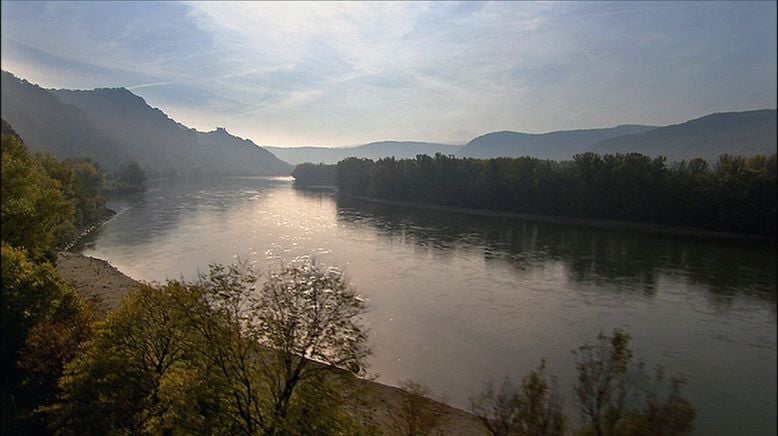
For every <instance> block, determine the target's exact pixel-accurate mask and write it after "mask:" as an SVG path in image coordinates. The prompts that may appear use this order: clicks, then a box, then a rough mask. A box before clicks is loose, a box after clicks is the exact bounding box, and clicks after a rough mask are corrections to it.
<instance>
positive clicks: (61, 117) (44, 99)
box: [0, 71, 129, 171]
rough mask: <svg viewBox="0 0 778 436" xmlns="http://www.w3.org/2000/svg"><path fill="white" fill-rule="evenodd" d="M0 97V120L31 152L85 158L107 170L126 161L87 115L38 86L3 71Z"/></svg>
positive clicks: (61, 157) (118, 149) (118, 147)
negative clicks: (0, 111)
mask: <svg viewBox="0 0 778 436" xmlns="http://www.w3.org/2000/svg"><path fill="white" fill-rule="evenodd" d="M0 95H1V96H2V114H3V119H4V120H5V121H6V122H8V123H9V124H10V125H11V126H13V129H14V130H15V131H16V133H18V134H19V136H21V137H22V138H24V142H25V144H27V146H28V147H29V148H30V150H32V151H47V152H50V153H51V154H53V155H54V156H56V157H57V158H58V159H66V158H70V157H89V158H91V159H93V160H95V161H96V162H98V163H99V164H100V165H101V166H102V167H103V168H106V169H107V170H109V171H113V170H116V169H117V168H118V167H119V165H120V164H121V163H122V162H124V161H126V160H128V159H129V156H128V155H127V153H126V152H125V151H124V149H123V148H122V147H121V146H120V145H119V144H117V143H116V142H115V141H114V140H113V139H112V138H110V137H109V136H108V135H107V134H106V133H105V132H103V130H101V129H100V128H99V127H98V126H97V124H95V123H94V122H93V121H92V120H91V119H90V118H89V116H87V114H85V113H84V112H83V111H82V110H80V109H79V108H77V107H75V106H73V105H70V104H66V103H64V102H63V101H61V100H60V99H59V98H57V96H56V95H54V94H52V93H51V92H49V91H47V90H46V89H43V88H41V87H40V86H37V85H34V84H32V83H30V82H28V81H26V80H23V79H20V78H18V77H16V76H14V75H13V74H11V73H8V72H6V71H3V72H2V93H1V94H0Z"/></svg>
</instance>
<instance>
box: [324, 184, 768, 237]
mask: <svg viewBox="0 0 778 436" xmlns="http://www.w3.org/2000/svg"><path fill="white" fill-rule="evenodd" d="M335 195H337V196H341V197H345V198H351V199H355V200H361V201H368V202H371V203H376V204H385V205H389V206H400V207H408V208H413V209H423V210H434V211H438V212H446V213H458V214H465V215H475V216H485V217H492V218H506V219H516V220H522V221H529V222H537V223H548V224H564V225H580V226H587V227H595V228H600V229H607V230H626V231H630V232H637V233H649V234H658V235H666V236H682V237H689V238H702V239H711V238H715V239H729V240H736V241H758V242H764V243H770V244H775V241H774V240H771V239H770V238H769V237H767V236H763V235H748V234H742V233H731V232H718V231H713V230H704V229H698V228H694V227H678V226H668V225H662V224H650V223H636V222H631V221H616V220H603V219H590V218H577V217H568V216H555V215H535V214H529V213H518V212H505V211H499V210H490V209H470V208H465V207H456V206H442V205H437V204H429V203H417V202H410V201H394V200H384V199H380V198H372V197H365V196H361V195H351V194H344V193H341V192H335Z"/></svg>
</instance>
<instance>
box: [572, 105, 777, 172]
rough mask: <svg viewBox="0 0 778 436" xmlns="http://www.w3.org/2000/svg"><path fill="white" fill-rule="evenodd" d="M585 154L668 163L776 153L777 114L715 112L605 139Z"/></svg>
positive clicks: (772, 112)
mask: <svg viewBox="0 0 778 436" xmlns="http://www.w3.org/2000/svg"><path fill="white" fill-rule="evenodd" d="M586 151H591V152H594V153H599V154H604V153H628V152H637V153H642V154H646V155H649V156H652V157H653V156H660V155H661V156H666V157H667V160H668V161H670V162H672V161H678V160H682V159H691V158H695V157H701V158H703V159H706V160H709V161H717V160H718V156H719V155H720V154H724V153H729V154H736V155H744V156H751V155H755V154H771V153H775V152H776V111H775V110H774V109H772V110H770V109H764V110H754V111H745V112H723V113H714V114H710V115H706V116H704V117H701V118H697V119H694V120H690V121H687V122H684V123H680V124H674V125H671V126H666V127H660V128H657V129H654V130H651V131H648V132H645V133H643V134H637V135H626V136H620V137H616V138H611V139H606V140H604V141H601V142H598V143H597V144H594V145H592V146H591V147H589V148H588V149H587V150H586Z"/></svg>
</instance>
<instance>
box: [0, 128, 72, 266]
mask: <svg viewBox="0 0 778 436" xmlns="http://www.w3.org/2000/svg"><path fill="white" fill-rule="evenodd" d="M2 174H3V177H2V181H1V182H0V186H2V193H1V195H0V201H1V202H2V205H0V221H1V222H0V227H1V228H2V230H0V231H1V232H2V241H3V242H6V243H8V244H9V245H11V246H13V247H18V248H23V249H24V250H26V252H27V253H28V254H29V255H30V256H31V258H33V259H37V258H40V257H41V256H43V257H46V258H48V259H53V258H54V246H55V245H56V244H57V243H58V242H64V239H65V235H67V234H68V233H71V230H70V227H72V222H73V213H74V207H73V203H72V201H69V200H68V198H67V197H66V195H65V193H64V192H63V189H62V184H61V182H60V181H58V180H55V179H52V178H51V177H50V176H49V175H48V174H47V173H46V170H45V168H44V167H43V166H42V165H41V164H40V163H39V162H38V161H36V160H35V159H33V158H32V157H31V156H30V155H29V153H28V152H27V147H25V145H24V144H23V143H22V142H21V141H20V140H19V139H17V138H15V137H13V136H11V135H3V137H2Z"/></svg>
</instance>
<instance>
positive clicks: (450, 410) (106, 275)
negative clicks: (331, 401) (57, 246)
mask: <svg viewBox="0 0 778 436" xmlns="http://www.w3.org/2000/svg"><path fill="white" fill-rule="evenodd" d="M56 268H57V271H58V272H59V273H60V275H61V276H62V277H63V278H64V279H65V281H66V282H67V283H68V284H70V285H71V286H72V287H73V288H74V289H75V290H76V291H78V293H79V294H80V295H81V296H82V297H83V298H84V299H87V300H91V301H93V302H95V303H96V307H97V309H98V311H99V312H100V313H101V315H105V314H107V313H108V312H110V311H113V310H116V309H118V308H119V307H120V305H121V301H122V299H123V298H124V297H125V296H126V295H127V294H129V293H130V292H132V291H133V290H134V289H135V288H137V287H138V286H140V285H141V284H142V283H141V282H140V281H138V280H135V279H133V278H131V277H129V276H127V275H126V274H124V273H122V272H121V271H119V270H118V269H116V268H115V267H114V266H113V265H111V264H110V263H108V262H107V261H105V260H102V259H96V258H93V257H88V256H84V255H82V254H79V253H72V252H66V251H63V252H60V253H59V254H58V257H57V266H56ZM356 380H357V384H356V386H355V389H353V390H349V391H351V393H352V394H355V392H356V394H355V395H358V396H359V398H352V397H347V399H351V400H356V401H350V402H349V403H350V404H351V407H353V409H354V410H355V412H356V413H357V414H358V416H360V417H362V419H363V420H366V419H367V418H369V419H370V420H371V421H372V422H373V423H374V424H375V425H378V426H379V427H381V428H382V429H387V430H390V434H392V433H391V429H393V428H395V426H396V424H395V420H396V419H397V416H398V412H399V410H401V406H402V402H403V398H404V397H405V396H406V395H407V394H406V393H405V392H404V391H402V390H401V389H399V388H397V387H394V386H389V385H385V384H383V383H378V382H376V381H374V380H367V379H356ZM345 395H347V394H346V393H345V392H344V396H345ZM364 400H368V401H364ZM352 403H356V404H352ZM424 407H428V408H429V410H432V411H433V413H434V414H435V415H437V416H439V417H440V418H441V424H440V426H438V427H436V431H437V430H439V431H440V432H442V433H443V434H447V435H461V436H465V435H474V436H478V435H486V434H487V432H486V430H485V429H484V428H483V426H482V425H481V424H480V422H479V421H478V418H477V417H475V416H474V415H472V414H470V413H468V412H466V411H464V410H461V409H457V408H454V407H451V406H449V405H447V404H445V403H443V402H440V401H436V400H433V399H429V398H427V399H424Z"/></svg>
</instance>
